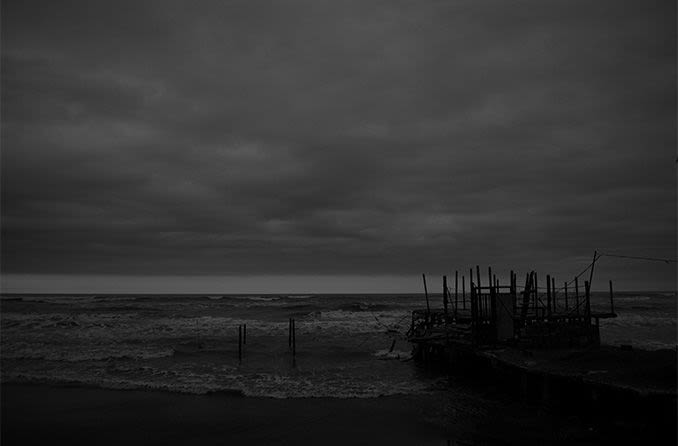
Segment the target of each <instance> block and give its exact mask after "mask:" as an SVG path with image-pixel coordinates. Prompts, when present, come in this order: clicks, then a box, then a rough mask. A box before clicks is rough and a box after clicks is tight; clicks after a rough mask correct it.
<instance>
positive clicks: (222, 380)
mask: <svg viewBox="0 0 678 446" xmlns="http://www.w3.org/2000/svg"><path fill="white" fill-rule="evenodd" d="M3 382H19V383H21V382H32V383H49V384H59V383H69V384H73V383H76V384H81V385H86V386H96V387H101V388H108V389H138V390H161V391H168V392H177V393H191V394H207V393H214V392H229V393H237V394H242V395H244V396H249V397H267V398H277V399H286V398H374V397H379V396H388V395H398V394H418V393H424V392H427V391H429V390H430V388H431V385H432V384H431V383H430V382H423V381H413V380H410V379H399V380H383V379H374V378H373V379H366V378H365V377H363V378H359V377H356V376H350V375H342V374H340V373H335V374H329V375H327V374H312V373H311V374H305V375H294V376H293V375H282V374H275V373H253V374H239V373H237V370H235V369H233V368H228V367H225V368H224V369H223V370H215V372H214V373H199V372H195V371H191V370H188V369H178V370H160V369H156V368H153V367H129V368H123V367H118V368H116V369H114V370H113V371H111V370H104V369H99V370H97V371H94V372H93V371H91V370H89V371H87V373H83V372H80V371H78V370H74V369H67V368H64V369H59V370H49V371H45V370H30V371H18V372H9V373H5V372H3Z"/></svg>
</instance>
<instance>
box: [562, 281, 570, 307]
mask: <svg viewBox="0 0 678 446" xmlns="http://www.w3.org/2000/svg"><path fill="white" fill-rule="evenodd" d="M563 289H564V290H565V311H567V310H568V309H569V305H568V303H567V300H568V298H567V282H565V285H563Z"/></svg>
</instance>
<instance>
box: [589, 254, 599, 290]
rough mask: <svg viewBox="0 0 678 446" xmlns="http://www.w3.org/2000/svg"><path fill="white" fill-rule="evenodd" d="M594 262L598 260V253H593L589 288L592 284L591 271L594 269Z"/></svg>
mask: <svg viewBox="0 0 678 446" xmlns="http://www.w3.org/2000/svg"><path fill="white" fill-rule="evenodd" d="M596 260H598V251H597V250H596V251H593V262H591V273H590V274H589V287H590V286H591V284H592V283H593V269H594V268H595V267H596Z"/></svg>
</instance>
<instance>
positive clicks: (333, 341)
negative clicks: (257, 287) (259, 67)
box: [0, 292, 676, 398]
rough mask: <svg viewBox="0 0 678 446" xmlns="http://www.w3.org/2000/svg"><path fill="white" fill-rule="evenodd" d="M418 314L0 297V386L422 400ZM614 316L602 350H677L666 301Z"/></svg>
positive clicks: (432, 382)
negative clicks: (242, 332)
mask: <svg viewBox="0 0 678 446" xmlns="http://www.w3.org/2000/svg"><path fill="white" fill-rule="evenodd" d="M431 302H432V307H434V308H439V307H441V306H442V303H441V298H440V296H431ZM423 307H425V301H424V296H423V295H384V294H378V295H375V294H370V295H358V294H352V295H330V294H316V295H217V294H214V295H55V294H53V295H25V294H24V295H9V294H5V295H3V296H2V298H1V299H0V310H1V315H0V323H1V326H0V335H1V339H0V347H1V350H0V351H1V362H0V372H1V373H0V378H1V380H2V382H3V383H10V382H12V383H59V384H75V385H84V386H96V387H101V388H111V389H151V390H165V391H171V392H182V393H191V394H206V393H213V392H225V393H234V394H238V395H243V396H263V397H273V398H298V397H336V398H369V397H377V396H383V395H395V394H417V393H425V392H430V391H432V390H434V389H439V388H440V387H441V386H442V385H444V382H445V380H444V378H443V377H441V376H440V375H438V374H436V373H434V372H431V371H429V370H425V369H423V368H421V367H419V366H418V365H417V364H416V363H415V362H414V361H412V360H411V357H410V346H409V344H408V343H407V342H406V340H405V332H406V331H407V329H408V327H409V324H410V313H411V311H412V310H413V309H417V308H423ZM592 307H593V311H596V310H601V311H605V310H607V309H608V308H609V298H608V297H607V295H606V294H605V293H600V294H597V293H594V295H593V298H592ZM615 311H616V312H617V314H618V315H619V317H617V318H616V319H608V320H603V321H601V339H602V343H604V344H611V345H619V344H631V345H633V346H634V347H635V348H644V349H662V348H670V349H675V348H676V294H675V293H657V292H651V293H650V292H647V293H616V296H615ZM291 317H292V318H295V320H296V327H297V328H296V356H294V357H293V355H292V353H291V351H290V349H289V346H288V320H289V318H291ZM244 324H246V325H247V337H246V344H245V345H244V346H243V356H242V361H239V360H238V326H239V325H244Z"/></svg>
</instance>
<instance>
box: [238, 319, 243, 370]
mask: <svg viewBox="0 0 678 446" xmlns="http://www.w3.org/2000/svg"><path fill="white" fill-rule="evenodd" d="M238 362H242V325H238Z"/></svg>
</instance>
